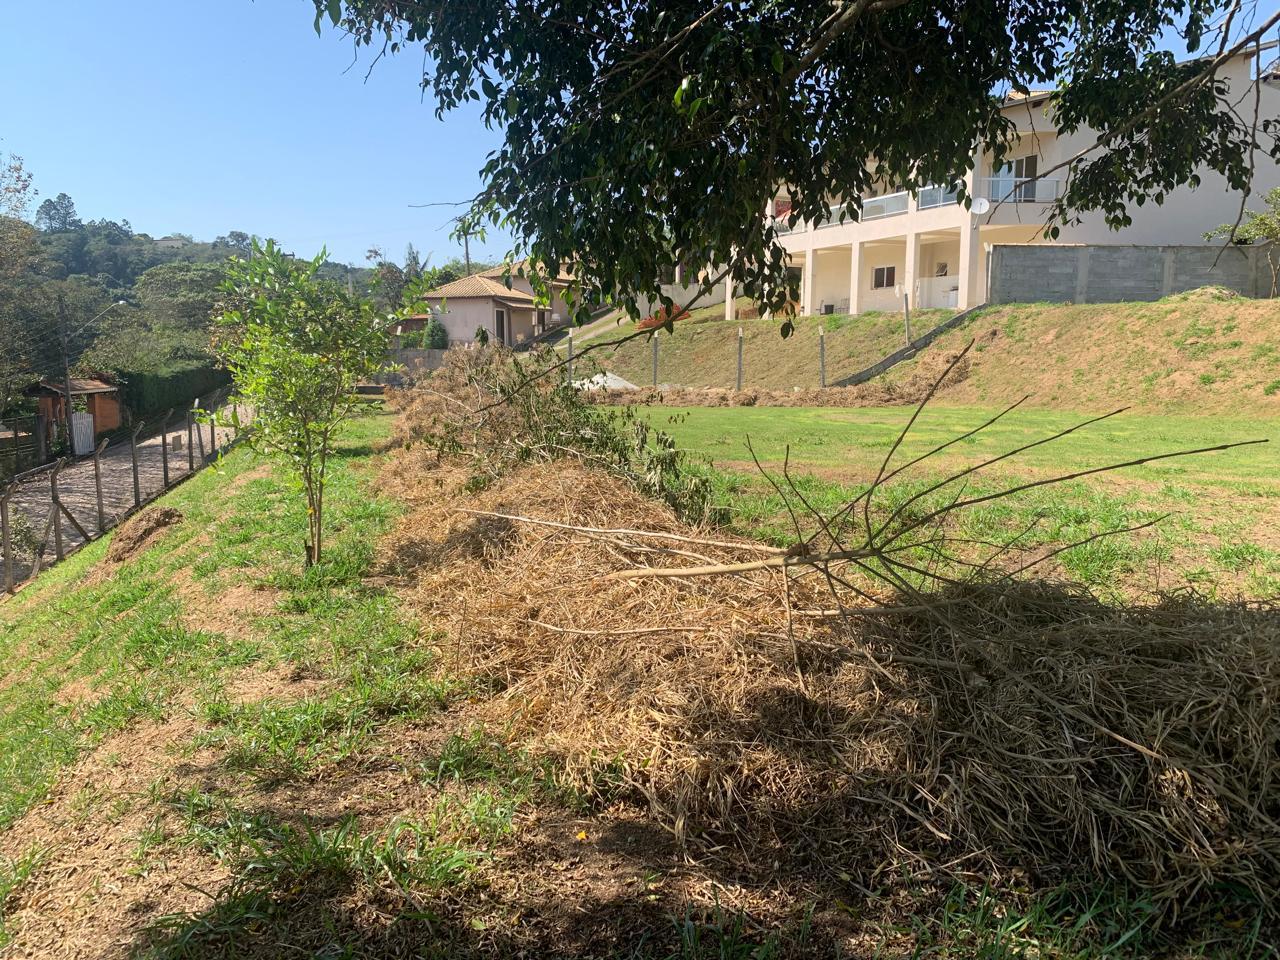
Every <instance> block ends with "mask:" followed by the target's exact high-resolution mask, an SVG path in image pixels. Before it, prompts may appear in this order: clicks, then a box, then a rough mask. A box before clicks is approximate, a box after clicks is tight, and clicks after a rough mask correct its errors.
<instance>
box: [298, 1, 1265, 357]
mask: <svg viewBox="0 0 1280 960" xmlns="http://www.w3.org/2000/svg"><path fill="white" fill-rule="evenodd" d="M315 3H316V10H317V18H316V28H317V30H321V29H323V26H324V23H325V22H326V20H328V21H331V22H332V23H333V24H335V25H337V26H338V28H339V29H341V30H343V31H345V32H346V33H347V34H348V35H349V36H350V37H352V38H353V39H354V40H355V42H356V43H357V44H358V45H365V46H367V47H369V48H371V49H372V50H374V51H375V52H376V54H377V56H378V57H381V56H383V55H394V54H397V53H400V52H405V53H410V52H412V54H413V55H415V56H416V55H421V56H423V57H424V62H425V64H426V68H425V71H424V76H423V78H422V85H423V88H424V89H425V90H427V91H429V92H430V93H432V94H434V96H435V99H436V102H437V114H443V113H444V112H446V111H449V110H454V109H456V108H459V107H462V106H465V105H468V104H472V103H475V104H478V105H479V106H480V107H481V109H482V113H483V118H484V121H485V123H486V124H488V125H490V126H492V127H495V128H499V129H501V130H503V132H504V142H503V144H502V145H501V146H500V147H499V148H498V149H497V150H495V151H494V152H493V153H492V154H491V155H490V156H489V158H488V160H487V162H486V163H485V165H484V166H483V168H482V171H481V173H482V178H483V183H484V186H483V189H482V190H481V192H480V193H479V195H478V196H477V197H476V198H475V201H474V203H473V204H472V206H471V208H470V209H469V210H468V211H467V213H465V214H464V215H463V216H464V217H465V218H466V221H467V222H469V223H474V224H482V223H489V224H492V225H496V226H500V227H502V228H504V229H507V230H509V231H510V232H511V233H512V234H513V235H514V237H515V239H516V244H515V247H516V249H515V250H513V254H514V255H515V256H516V257H521V258H527V259H528V260H529V261H530V271H531V272H533V273H540V274H541V275H543V276H544V277H545V276H555V275H556V274H557V271H558V270H559V268H560V267H561V265H563V264H571V265H572V268H573V272H574V275H575V278H576V280H577V283H578V287H579V289H578V302H577V304H576V308H575V319H577V320H580V321H581V320H583V319H585V317H586V316H587V314H588V311H589V305H590V304H599V303H613V304H616V305H617V306H619V307H621V308H623V309H625V310H627V311H628V312H630V313H631V314H632V315H634V316H637V317H638V316H640V315H641V310H642V309H643V305H644V304H646V303H648V302H651V301H652V300H653V299H663V298H662V296H661V291H660V287H659V282H658V281H659V278H661V277H662V276H664V275H668V274H670V273H671V272H672V270H673V269H674V268H675V266H676V264H677V262H680V261H685V262H689V261H692V262H697V263H704V264H714V265H716V266H717V267H724V268H726V269H727V270H728V274H729V277H730V279H731V280H732V281H733V283H734V284H735V286H736V287H737V289H739V290H741V291H742V292H744V293H745V294H746V295H748V296H750V297H752V298H753V299H755V300H756V301H757V302H758V303H760V304H761V305H762V306H763V307H764V308H765V309H767V310H769V311H772V312H774V313H777V314H779V315H781V316H785V315H786V312H787V310H788V308H789V305H790V304H791V303H792V302H793V301H794V300H795V299H796V298H797V294H798V291H797V289H796V288H797V285H798V282H797V280H796V278H795V276H794V274H793V273H790V272H789V271H788V269H787V267H788V258H787V256H786V251H785V249H784V248H783V246H782V243H781V240H780V233H779V228H780V226H782V225H780V224H776V223H774V222H773V221H772V220H771V218H768V217H766V216H765V211H766V209H767V207H768V205H769V202H770V201H771V200H772V199H773V198H774V197H775V196H777V195H779V194H780V193H781V194H782V195H785V196H787V197H789V199H790V202H791V206H790V214H789V216H788V219H789V225H790V226H794V225H796V224H797V223H799V222H801V221H817V220H821V219H826V218H828V217H829V215H830V213H829V208H830V204H831V203H832V201H833V200H835V199H843V200H846V201H849V204H848V206H846V208H845V212H844V214H843V216H845V217H852V218H856V217H858V216H859V213H860V210H859V203H860V200H859V198H860V197H862V196H867V195H872V194H873V191H874V189H875V188H876V186H877V185H878V184H883V183H885V182H889V183H893V184H894V185H896V186H897V187H899V188H901V189H906V190H919V189H921V188H923V187H924V186H926V185H930V184H947V185H955V186H956V187H957V188H958V191H959V194H960V198H961V200H962V202H967V201H968V197H967V196H966V195H965V192H964V183H963V178H964V175H965V174H966V172H967V171H968V170H969V168H970V166H971V164H972V159H973V157H974V154H975V152H976V151H979V150H981V151H984V152H986V153H988V154H989V155H990V156H991V157H992V159H993V160H994V162H996V163H999V162H1001V160H1002V159H1003V157H1004V156H1006V155H1007V153H1008V151H1009V149H1010V147H1011V145H1012V143H1013V140H1014V137H1015V135H1016V130H1015V129H1014V125H1013V123H1012V121H1011V120H1010V118H1009V117H1008V116H1007V115H1006V112H1005V109H1004V108H1005V104H1006V101H1005V97H1006V96H1007V95H1008V94H1010V93H1020V94H1024V95H1025V94H1027V93H1028V92H1029V91H1030V90H1032V89H1036V88H1047V89H1049V90H1050V91H1051V92H1050V93H1049V94H1048V109H1049V110H1050V112H1051V113H1052V114H1053V116H1054V119H1055V122H1056V123H1057V125H1058V126H1059V128H1060V129H1062V130H1065V131H1068V132H1069V131H1072V130H1081V129H1088V130H1090V131H1093V132H1095V133H1096V134H1097V136H1098V145H1097V149H1094V150H1091V151H1090V152H1088V153H1087V154H1086V155H1081V156H1078V157H1075V158H1072V160H1071V162H1070V164H1069V166H1070V169H1069V170H1068V172H1067V173H1066V174H1065V179H1066V181H1067V188H1066V189H1065V190H1064V192H1063V196H1062V198H1061V201H1060V203H1059V204H1058V205H1057V208H1056V210H1055V213H1054V223H1069V222H1072V220H1073V219H1074V218H1077V217H1079V216H1081V215H1083V214H1087V213H1090V212H1098V213H1100V214H1101V215H1102V216H1103V218H1104V219H1105V220H1106V222H1107V223H1109V224H1110V225H1111V226H1113V227H1116V228H1120V227H1123V226H1125V225H1126V224H1127V223H1128V212H1127V211H1128V210H1129V209H1130V208H1131V207H1132V206H1133V205H1136V204H1138V203H1141V202H1144V201H1146V200H1153V201H1156V202H1158V201H1159V200H1160V199H1161V198H1163V197H1164V196H1166V195H1167V194H1168V193H1169V191H1170V190H1172V189H1174V188H1175V187H1177V186H1180V185H1185V184H1194V183H1195V182H1196V181H1197V178H1198V177H1200V176H1201V175H1202V173H1203V171H1204V170H1206V169H1207V170H1212V171H1215V172H1217V173H1218V174H1221V175H1222V176H1223V177H1224V178H1225V179H1226V181H1227V182H1228V183H1229V184H1230V185H1231V186H1232V187H1233V188H1236V189H1241V190H1244V189H1247V188H1248V186H1249V184H1250V182H1251V172H1252V169H1253V156H1254V154H1255V153H1260V152H1262V153H1269V154H1270V155H1271V156H1273V157H1275V156H1277V155H1280V149H1278V148H1277V143H1276V134H1277V132H1280V127H1277V121H1276V120H1275V119H1274V118H1263V119H1262V120H1261V121H1259V122H1258V123H1255V124H1251V123H1249V122H1247V119H1242V118H1241V117H1239V116H1238V115H1237V114H1236V112H1235V111H1234V110H1232V109H1231V103H1230V102H1229V98H1230V97H1235V96H1237V95H1238V93H1239V91H1227V89H1226V86H1225V82H1224V81H1223V79H1222V77H1221V75H1220V73H1219V68H1220V67H1221V66H1222V64H1223V63H1224V62H1225V60H1224V57H1229V56H1233V55H1236V54H1238V53H1239V52H1240V50H1241V49H1243V48H1244V47H1247V46H1248V45H1249V44H1251V43H1256V41H1257V39H1258V37H1259V36H1261V35H1262V34H1264V33H1265V32H1266V31H1267V30H1268V29H1269V28H1270V27H1271V26H1272V25H1273V23H1274V22H1275V18H1273V17H1267V16H1264V15H1263V14H1262V11H1261V10H1260V9H1258V7H1257V4H1256V2H1252V0H1028V2H1024V3H1016V4H1010V3H1008V2H1006V0H805V2H796V3H775V2H770V0H746V2H741V3H725V2H720V0H627V2H625V3H623V2H618V0H541V2H538V3H512V2H510V0H468V2H467V3H461V2H458V0H413V2H407V0H315ZM1242 44H1243V45H1244V47H1242ZM1173 48H1179V49H1173ZM1046 226H1047V227H1048V229H1050V230H1052V227H1053V224H1049V225H1046ZM703 286H704V287H706V286H708V281H706V280H705V279H704V281H703ZM534 287H535V290H536V289H538V283H537V282H534ZM706 292H709V289H708V290H707V291H706ZM664 302H665V300H664ZM668 305H669V304H668ZM784 332H785V326H784Z"/></svg>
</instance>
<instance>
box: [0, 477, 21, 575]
mask: <svg viewBox="0 0 1280 960" xmlns="http://www.w3.org/2000/svg"><path fill="white" fill-rule="evenodd" d="M17 489H18V485H17V484H16V483H11V484H9V486H8V487H6V488H5V491H4V493H3V494H0V552H2V553H3V559H4V589H5V592H6V593H13V543H12V540H11V537H10V534H9V501H10V500H11V499H13V492H14V491H15V490H17Z"/></svg>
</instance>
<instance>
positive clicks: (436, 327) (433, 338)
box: [423, 317, 449, 350]
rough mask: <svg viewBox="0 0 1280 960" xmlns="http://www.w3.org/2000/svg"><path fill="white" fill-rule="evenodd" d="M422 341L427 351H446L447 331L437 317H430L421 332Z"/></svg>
mask: <svg viewBox="0 0 1280 960" xmlns="http://www.w3.org/2000/svg"><path fill="white" fill-rule="evenodd" d="M423 340H424V342H425V344H426V348H427V349H428V350H448V349H449V331H448V330H446V329H445V328H444V324H443V323H441V322H440V318H439V317H432V318H431V322H430V323H428V324H427V329H426V330H425V331H424V332H423Z"/></svg>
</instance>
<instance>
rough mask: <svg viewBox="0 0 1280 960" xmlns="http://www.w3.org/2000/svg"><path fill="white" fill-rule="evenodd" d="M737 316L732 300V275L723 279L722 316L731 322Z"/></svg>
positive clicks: (735, 306) (735, 305)
mask: <svg viewBox="0 0 1280 960" xmlns="http://www.w3.org/2000/svg"><path fill="white" fill-rule="evenodd" d="M735 316H737V304H735V303H734V302H733V277H725V280H724V318H725V319H726V320H728V321H730V322H732V320H733V318H734V317H735Z"/></svg>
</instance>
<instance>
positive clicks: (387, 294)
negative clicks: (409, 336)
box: [0, 155, 482, 416]
mask: <svg viewBox="0 0 1280 960" xmlns="http://www.w3.org/2000/svg"><path fill="white" fill-rule="evenodd" d="M35 201H36V197H35V191H34V188H33V182H32V176H31V174H30V172H29V171H27V169H26V168H25V166H24V164H23V162H22V160H21V158H19V157H12V156H4V155H0V344H3V347H4V349H3V351H0V416H12V415H15V414H18V413H23V412H27V411H28V409H29V407H30V403H29V401H28V400H27V399H26V398H25V396H24V394H23V391H24V390H25V389H26V388H27V387H28V386H29V385H30V384H31V383H33V382H35V381H36V380H39V379H41V378H55V379H56V378H60V377H61V376H62V374H63V367H62V332H63V329H64V326H65V330H66V338H67V352H68V355H69V358H70V361H71V367H72V372H73V374H76V375H107V376H109V377H111V378H112V379H114V380H115V381H116V382H118V383H120V384H121V386H122V387H123V388H124V395H125V397H126V400H128V401H129V402H130V404H131V406H132V407H133V410H132V412H133V414H134V415H135V416H146V415H147V414H150V413H153V412H155V411H153V410H151V409H148V408H149V407H152V406H156V407H158V408H160V409H165V408H167V407H169V406H174V405H181V404H182V403H185V402H189V401H190V400H191V399H192V397H194V396H195V395H197V394H198V393H199V392H201V391H203V390H206V389H208V387H209V384H210V383H211V382H213V381H214V380H217V379H219V378H220V377H221V376H222V375H221V374H220V373H217V374H214V370H215V365H216V364H215V360H214V358H213V355H212V353H211V352H210V334H209V330H210V317H211V315H212V314H213V313H214V312H215V308H216V307H217V306H218V304H219V302H220V299H221V297H222V285H223V283H224V281H225V279H226V264H227V260H228V258H229V257H232V256H248V255H249V252H250V250H251V246H252V237H251V235H250V234H249V233H247V232H246V231H242V230H230V231H228V232H227V233H226V234H224V235H222V236H219V237H215V238H214V239H213V240H210V241H201V240H197V239H195V238H194V237H192V236H191V235H189V234H182V233H171V234H167V235H165V236H163V237H153V236H151V235H149V234H146V233H141V232H138V231H135V230H134V228H133V226H132V225H131V224H130V223H129V221H128V220H123V219H122V220H118V221H117V220H108V219H99V220H84V219H83V218H82V217H81V216H80V214H79V212H78V210H77V209H76V204H75V200H74V199H73V198H72V197H71V196H70V195H68V194H66V193H58V194H56V195H54V196H52V197H47V198H45V199H42V200H40V202H39V203H38V204H36V202H35ZM458 266H459V265H456V264H452V263H450V264H446V265H444V266H443V267H439V268H434V270H435V271H436V272H440V271H444V272H445V275H447V276H449V277H450V278H452V276H453V273H454V272H456V270H457V269H458ZM476 266H477V268H479V266H482V265H479V264H477V265H476ZM424 272H428V273H429V272H431V268H427V267H425V266H424V264H423V262H422V258H421V257H420V256H419V255H418V253H417V251H416V250H414V249H413V248H412V247H410V250H409V255H408V256H406V260H405V264H404V266H403V267H402V266H400V265H399V264H396V263H393V262H391V261H390V260H388V259H387V258H385V257H383V256H382V255H381V253H380V252H379V256H378V258H377V261H376V262H374V261H373V260H371V261H370V265H369V266H352V265H348V264H343V263H335V262H332V261H329V262H326V263H324V264H323V266H322V267H321V269H320V276H322V277H325V278H328V279H333V280H337V281H339V282H340V283H342V284H347V285H350V287H351V289H352V290H353V291H354V292H355V293H357V294H358V295H360V296H362V297H372V298H374V299H375V300H376V301H378V302H379V304H380V305H385V306H388V307H389V306H398V305H399V302H400V298H401V296H402V294H403V291H404V288H405V286H406V285H407V283H408V282H409V280H410V279H413V278H417V277H420V276H422V275H423V273H424ZM121 301H123V303H121Z"/></svg>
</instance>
